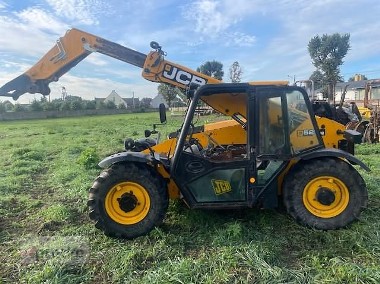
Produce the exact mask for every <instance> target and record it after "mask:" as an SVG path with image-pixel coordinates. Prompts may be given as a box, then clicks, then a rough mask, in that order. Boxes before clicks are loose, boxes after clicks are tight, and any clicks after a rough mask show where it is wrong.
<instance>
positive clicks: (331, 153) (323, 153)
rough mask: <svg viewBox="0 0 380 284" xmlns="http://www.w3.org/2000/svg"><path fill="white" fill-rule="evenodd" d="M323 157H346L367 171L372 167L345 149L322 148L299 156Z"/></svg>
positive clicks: (302, 157) (307, 158) (306, 158)
mask: <svg viewBox="0 0 380 284" xmlns="http://www.w3.org/2000/svg"><path fill="white" fill-rule="evenodd" d="M321 157H336V158H344V159H346V160H347V161H349V162H350V163H351V164H353V165H359V166H360V167H361V168H363V169H364V170H366V171H367V172H370V171H371V170H370V168H369V167H368V166H367V165H366V164H364V163H363V162H362V161H360V160H359V159H358V158H356V157H355V156H353V155H351V154H350V153H347V152H345V151H342V150H339V149H333V148H329V149H320V150H316V151H313V152H309V153H304V154H301V155H300V156H299V158H301V159H302V160H310V159H314V158H321Z"/></svg>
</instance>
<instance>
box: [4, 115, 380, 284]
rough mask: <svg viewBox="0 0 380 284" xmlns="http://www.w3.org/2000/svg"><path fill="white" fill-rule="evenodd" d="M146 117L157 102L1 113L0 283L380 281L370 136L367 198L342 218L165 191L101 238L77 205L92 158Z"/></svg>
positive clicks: (375, 154) (361, 150) (378, 183)
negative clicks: (147, 211)
mask: <svg viewBox="0 0 380 284" xmlns="http://www.w3.org/2000/svg"><path fill="white" fill-rule="evenodd" d="M180 120H181V118H179V117H176V118H173V117H169V123H168V125H167V126H164V127H161V128H160V129H161V130H163V131H165V132H168V131H171V130H173V129H176V127H178V125H179V124H180ZM155 122H158V114H157V113H149V114H129V115H115V116H103V117H83V118H75V119H55V120H43V121H28V122H25V121H23V122H7V123H0V155H1V159H0V167H1V169H2V170H1V172H0V243H1V244H0V282H4V283H8V282H9V283H150V284H152V283H380V219H379V216H380V145H361V146H360V147H358V150H357V154H358V155H357V156H358V157H359V158H360V159H362V160H363V161H364V162H365V163H367V165H369V166H370V168H371V169H372V172H371V173H366V172H363V171H361V174H362V175H363V177H364V178H365V180H366V182H367V186H368V191H369V203H368V208H367V209H366V210H365V211H364V212H363V214H362V215H361V219H360V220H359V221H358V222H355V223H354V224H352V225H351V226H350V227H349V228H347V229H343V230H338V231H329V232H323V231H316V230H312V229H308V228H305V227H302V226H299V225H297V224H296V223H295V222H294V221H293V220H292V219H290V218H289V217H288V216H287V215H286V214H284V213H279V212H277V211H269V210H258V209H253V210H242V211H222V212H218V211H217V212H212V211H211V212H210V211H198V210H194V211H191V210H188V209H187V208H186V207H185V206H184V205H183V204H182V203H181V202H171V203H170V206H169V210H168V214H167V217H166V219H165V222H164V224H163V225H162V226H161V227H160V228H157V229H155V230H154V231H152V232H151V233H150V234H149V235H148V236H144V237H140V238H138V239H135V240H130V241H127V240H116V239H111V238H107V237H105V236H104V235H103V234H102V232H100V231H99V230H97V229H95V227H94V226H93V224H92V223H91V222H90V220H89V218H88V216H87V207H86V201H87V195H88V189H89V188H90V186H91V184H92V182H93V180H94V179H95V177H96V176H97V175H98V173H99V169H98V168H96V163H97V162H98V161H99V159H100V158H103V157H105V156H107V155H108V154H110V153H112V152H115V151H119V150H122V149H123V139H124V138H125V137H127V136H129V137H132V138H138V137H142V136H143V130H144V129H146V128H151V124H152V123H155Z"/></svg>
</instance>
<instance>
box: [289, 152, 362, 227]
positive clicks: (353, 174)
mask: <svg viewBox="0 0 380 284" xmlns="http://www.w3.org/2000/svg"><path fill="white" fill-rule="evenodd" d="M283 197H284V204H285V207H286V209H287V212H288V213H289V214H290V215H291V216H292V217H293V218H294V219H296V220H297V221H298V222H299V223H301V224H303V225H306V226H309V227H313V228H316V229H322V230H331V229H338V228H342V227H345V226H347V225H348V224H350V223H351V222H352V221H354V220H355V219H357V218H358V217H359V215H360V212H361V210H362V208H364V207H366V205H367V199H368V196H367V189H366V185H365V182H364V180H363V178H362V177H361V176H360V175H359V173H358V172H357V171H356V170H355V169H354V168H353V167H352V166H351V165H350V164H348V163H346V162H344V161H343V160H340V159H332V158H324V159H318V160H311V161H306V162H301V164H299V165H296V166H295V167H294V168H293V169H292V170H291V172H290V173H289V174H288V176H287V177H286V179H285V182H284V187H283Z"/></svg>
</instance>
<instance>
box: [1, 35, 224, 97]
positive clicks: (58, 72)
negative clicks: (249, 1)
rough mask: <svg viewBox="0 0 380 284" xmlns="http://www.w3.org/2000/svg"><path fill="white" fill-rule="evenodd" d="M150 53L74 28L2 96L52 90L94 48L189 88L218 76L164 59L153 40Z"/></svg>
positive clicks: (7, 86) (149, 75)
mask: <svg viewBox="0 0 380 284" xmlns="http://www.w3.org/2000/svg"><path fill="white" fill-rule="evenodd" d="M151 47H152V48H153V49H154V50H153V51H151V52H150V53H149V54H148V55H146V54H144V53H141V52H138V51H135V50H133V49H130V48H128V47H125V46H122V45H120V44H117V43H115V42H111V41H108V40H106V39H103V38H101V37H98V36H95V35H92V34H89V33H87V32H84V31H81V30H78V29H71V30H69V31H67V32H66V34H65V35H64V36H63V37H61V38H60V39H59V40H58V41H57V43H56V45H55V46H54V47H53V48H52V49H50V50H49V51H48V52H47V53H46V54H45V55H44V56H43V57H42V58H41V59H40V60H39V61H38V62H37V63H36V64H35V65H33V66H32V67H31V68H30V69H29V70H27V71H26V72H25V73H23V74H21V75H20V76H18V77H17V78H15V79H13V80H11V81H10V82H8V83H6V84H5V85H4V86H2V87H1V88H0V96H5V97H12V98H13V99H14V100H17V99H18V98H19V97H20V96H21V95H23V94H25V93H31V94H34V93H40V94H42V95H44V96H46V95H49V94H50V88H49V84H50V83H51V82H55V81H58V80H59V78H60V77H61V76H62V75H63V74H65V73H66V72H68V71H69V70H70V69H71V68H73V67H74V66H76V65H77V64H78V63H79V62H81V61H82V60H83V59H85V58H86V57H87V56H88V55H89V54H91V53H92V52H99V53H102V54H104V55H107V56H110V57H113V58H116V59H118V60H121V61H124V62H126V63H129V64H132V65H134V66H137V67H140V68H142V69H143V72H142V76H143V77H144V78H145V79H147V80H149V81H153V82H160V83H168V84H171V85H173V86H177V87H180V88H186V87H187V86H189V85H190V84H191V83H194V84H198V85H204V84H207V83H208V84H209V83H220V81H219V80H217V79H215V78H212V77H209V76H207V75H204V74H201V73H199V72H196V71H194V70H191V69H189V68H186V67H183V66H181V65H178V64H175V63H171V62H169V61H166V60H164V56H165V52H163V51H162V49H161V46H160V45H159V44H158V43H156V42H152V43H151Z"/></svg>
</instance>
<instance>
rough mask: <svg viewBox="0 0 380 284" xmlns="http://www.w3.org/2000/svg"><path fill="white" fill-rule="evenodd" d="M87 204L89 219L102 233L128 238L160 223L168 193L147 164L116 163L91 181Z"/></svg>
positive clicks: (165, 208) (166, 203) (145, 232)
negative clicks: (92, 182)
mask: <svg viewBox="0 0 380 284" xmlns="http://www.w3.org/2000/svg"><path fill="white" fill-rule="evenodd" d="M88 206H89V210H90V218H91V219H92V220H93V221H95V226H96V227H97V228H98V229H100V230H102V231H103V232H104V233H105V234H106V235H108V236H114V237H121V238H128V239H132V238H136V237H138V236H141V235H145V234H147V233H149V232H150V231H151V230H152V229H153V228H154V227H155V226H158V225H160V224H161V223H162V221H163V219H164V217H165V214H166V210H167V207H168V193H167V190H166V187H165V186H164V182H163V181H162V180H161V179H160V178H159V177H158V176H157V175H156V174H155V173H154V171H152V170H150V169H149V168H147V166H145V165H141V166H138V165H136V164H116V165H113V166H112V167H110V168H109V169H106V170H105V171H103V172H102V173H101V174H100V175H99V176H98V178H97V179H96V180H95V182H94V184H93V185H92V187H91V189H90V194H89V200H88Z"/></svg>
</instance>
